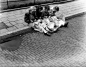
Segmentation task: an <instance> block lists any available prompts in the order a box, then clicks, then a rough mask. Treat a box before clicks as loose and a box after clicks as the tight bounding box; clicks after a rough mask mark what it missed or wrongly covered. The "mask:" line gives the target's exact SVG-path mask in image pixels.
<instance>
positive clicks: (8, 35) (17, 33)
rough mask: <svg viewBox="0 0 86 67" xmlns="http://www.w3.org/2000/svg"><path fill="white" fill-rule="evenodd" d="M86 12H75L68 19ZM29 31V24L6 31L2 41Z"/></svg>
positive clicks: (0, 37)
mask: <svg viewBox="0 0 86 67" xmlns="http://www.w3.org/2000/svg"><path fill="white" fill-rule="evenodd" d="M85 13H86V12H82V13H78V14H75V15H71V16H67V17H66V20H69V19H71V18H74V17H76V16H80V15H83V14H85ZM29 32H31V28H30V27H29V26H27V27H23V28H20V29H17V30H15V31H11V32H7V33H4V34H2V35H0V43H3V42H6V41H8V40H10V38H12V37H15V36H19V35H22V34H25V33H29Z"/></svg>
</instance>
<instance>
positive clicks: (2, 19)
mask: <svg viewBox="0 0 86 67" xmlns="http://www.w3.org/2000/svg"><path fill="white" fill-rule="evenodd" d="M0 21H2V22H5V21H8V18H7V17H2V18H0Z"/></svg>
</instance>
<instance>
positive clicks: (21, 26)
mask: <svg viewBox="0 0 86 67" xmlns="http://www.w3.org/2000/svg"><path fill="white" fill-rule="evenodd" d="M15 26H16V27H17V28H23V27H25V26H24V24H22V23H21V24H16V25H15Z"/></svg>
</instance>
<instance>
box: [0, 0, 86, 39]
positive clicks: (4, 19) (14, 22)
mask: <svg viewBox="0 0 86 67" xmlns="http://www.w3.org/2000/svg"><path fill="white" fill-rule="evenodd" d="M56 5H58V6H59V7H60V10H61V11H62V12H63V13H64V14H65V17H70V16H73V15H76V14H80V13H83V12H85V11H86V5H85V3H84V1H83V0H82V1H81V0H77V1H74V2H69V3H65V4H54V5H50V7H54V6H56ZM28 9H29V8H27V9H21V10H15V11H10V12H4V13H0V27H1V28H0V40H2V39H4V38H8V37H11V36H15V35H18V34H21V33H24V32H27V31H28V28H29V26H28V24H27V23H25V22H24V14H25V13H26V12H27V11H28Z"/></svg>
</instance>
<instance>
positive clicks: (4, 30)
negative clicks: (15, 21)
mask: <svg viewBox="0 0 86 67" xmlns="http://www.w3.org/2000/svg"><path fill="white" fill-rule="evenodd" d="M6 32H8V30H7V29H1V30H0V34H3V33H6Z"/></svg>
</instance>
